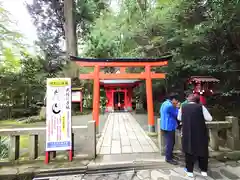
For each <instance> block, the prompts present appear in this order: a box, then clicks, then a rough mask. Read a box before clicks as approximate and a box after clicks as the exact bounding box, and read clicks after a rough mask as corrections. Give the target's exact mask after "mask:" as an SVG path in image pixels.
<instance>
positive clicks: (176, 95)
mask: <svg viewBox="0 0 240 180" xmlns="http://www.w3.org/2000/svg"><path fill="white" fill-rule="evenodd" d="M168 99H169V100H173V99H176V100H178V99H179V98H178V94H177V93H170V94H169V95H168Z"/></svg>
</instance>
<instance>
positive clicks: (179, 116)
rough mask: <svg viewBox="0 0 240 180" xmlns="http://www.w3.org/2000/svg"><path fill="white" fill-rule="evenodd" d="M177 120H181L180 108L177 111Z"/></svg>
mask: <svg viewBox="0 0 240 180" xmlns="http://www.w3.org/2000/svg"><path fill="white" fill-rule="evenodd" d="M177 119H178V120H179V121H181V120H182V108H180V109H179V110H178V115H177Z"/></svg>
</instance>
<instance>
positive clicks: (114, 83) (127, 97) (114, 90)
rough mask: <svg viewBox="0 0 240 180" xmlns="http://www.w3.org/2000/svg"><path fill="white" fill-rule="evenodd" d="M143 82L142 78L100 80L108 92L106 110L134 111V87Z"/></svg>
mask: <svg viewBox="0 0 240 180" xmlns="http://www.w3.org/2000/svg"><path fill="white" fill-rule="evenodd" d="M140 83H141V81H140V80H137V79H136V80H129V79H121V80H120V79H119V80H100V85H101V87H103V88H104V90H105V93H106V98H107V102H106V109H105V112H113V111H116V110H119V111H132V96H133V89H134V88H135V87H136V86H138V85H139V84H140Z"/></svg>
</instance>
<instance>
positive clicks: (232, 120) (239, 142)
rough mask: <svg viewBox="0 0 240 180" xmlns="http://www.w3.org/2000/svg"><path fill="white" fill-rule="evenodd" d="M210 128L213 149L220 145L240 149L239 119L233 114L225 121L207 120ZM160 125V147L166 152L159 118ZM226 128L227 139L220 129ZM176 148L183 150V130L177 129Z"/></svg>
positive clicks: (210, 143)
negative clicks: (220, 135) (220, 133)
mask: <svg viewBox="0 0 240 180" xmlns="http://www.w3.org/2000/svg"><path fill="white" fill-rule="evenodd" d="M206 125H207V127H208V129H209V138H210V142H209V146H210V148H211V149H212V150H214V151H218V150H219V147H220V146H222V147H227V148H229V149H231V150H240V138H239V119H238V118H236V117H233V116H227V117H225V121H210V122H206ZM157 126H158V128H157V129H158V143H159V149H160V152H161V153H162V154H164V149H165V142H164V138H163V132H162V131H161V130H160V119H159V118H158V120H157ZM222 129H225V130H226V139H221V138H220V137H219V131H221V130H222ZM175 140H176V143H175V150H181V148H182V145H181V132H180V131H179V130H176V137H175Z"/></svg>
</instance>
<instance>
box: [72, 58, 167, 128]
mask: <svg viewBox="0 0 240 180" xmlns="http://www.w3.org/2000/svg"><path fill="white" fill-rule="evenodd" d="M171 58H172V56H165V57H160V58H106V59H96V58H79V57H75V56H70V59H71V60H72V61H75V62H76V64H78V65H79V66H82V67H94V72H93V73H89V74H80V76H79V78H80V79H93V80H94V86H93V88H94V91H93V120H95V121H96V126H97V127H98V126H99V107H100V106H99V105H100V103H99V100H100V97H99V95H100V80H107V79H145V80H146V94H147V110H148V127H149V132H155V123H154V112H153V95H152V79H165V76H166V75H165V74H164V73H154V72H151V68H152V67H159V66H167V65H168V60H170V59H171ZM103 67H120V68H121V73H119V74H105V73H102V72H100V69H101V68H103ZM126 67H145V72H142V73H126V72H125V68H126ZM97 129H98V128H97Z"/></svg>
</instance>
